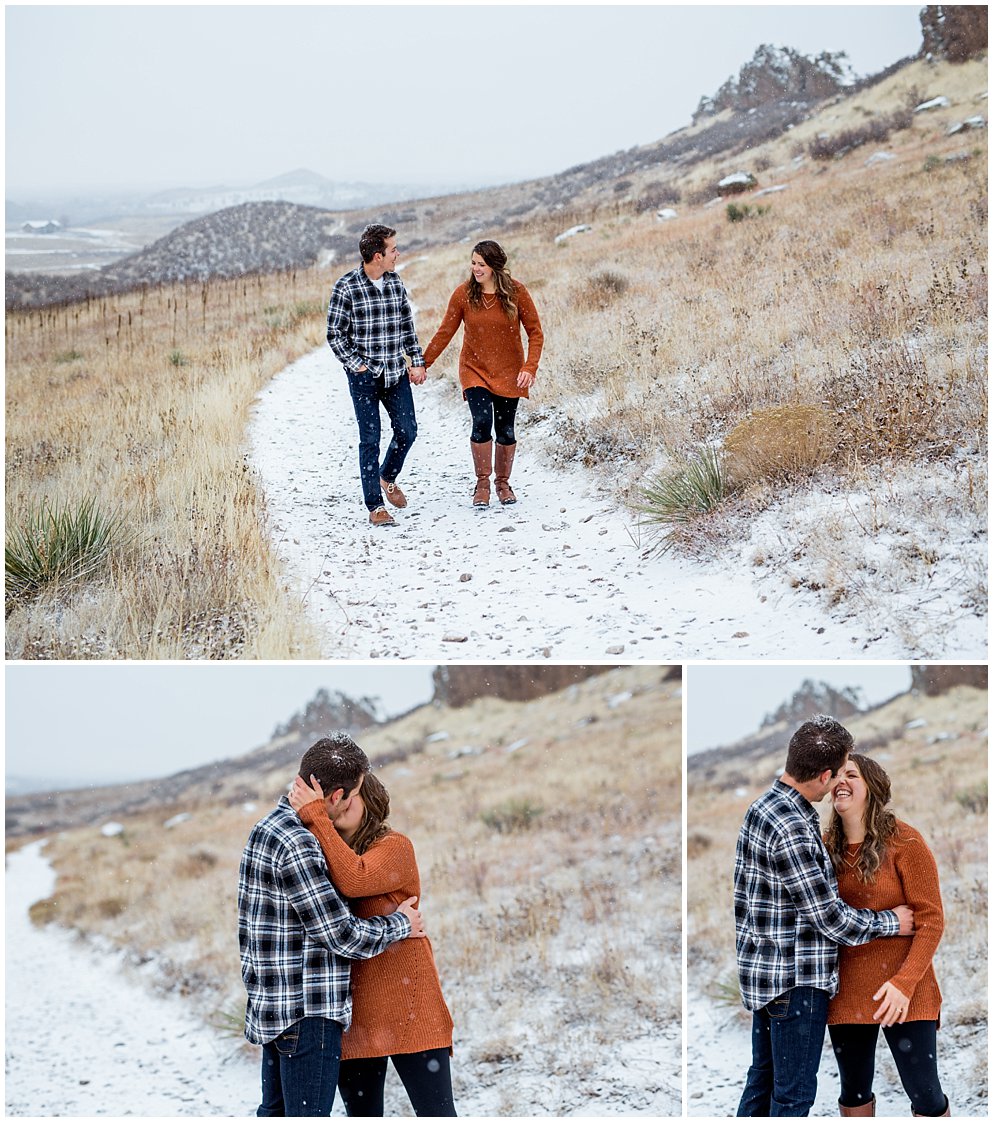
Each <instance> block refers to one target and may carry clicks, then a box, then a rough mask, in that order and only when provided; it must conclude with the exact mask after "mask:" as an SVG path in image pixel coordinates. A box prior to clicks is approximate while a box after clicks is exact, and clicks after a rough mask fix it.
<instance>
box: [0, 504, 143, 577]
mask: <svg viewBox="0 0 993 1122" xmlns="http://www.w3.org/2000/svg"><path fill="white" fill-rule="evenodd" d="M131 540H132V534H131V532H130V531H129V530H128V528H127V525H126V523H125V521H124V518H123V517H122V516H121V515H120V514H112V515H106V514H104V513H103V512H102V511H100V510H99V509H98V508H97V505H96V501H95V500H94V499H84V500H83V501H82V502H79V503H75V504H72V503H69V502H65V503H61V504H59V503H56V504H55V505H54V506H51V505H49V503H48V501H47V500H43V501H42V502H41V504H40V505H37V506H32V507H31V508H29V510H28V511H27V513H26V514H25V515H24V517H23V518H22V519H20V520H18V519H16V518H13V517H11V516H9V515H8V518H7V534H6V540H5V542H4V591H5V594H6V596H7V598H8V599H10V598H16V597H20V596H28V595H31V594H33V593H36V592H38V591H40V590H41V589H42V588H44V587H46V586H47V585H50V584H54V583H56V582H60V581H71V580H78V579H81V578H85V577H90V576H92V575H93V574H94V573H96V572H97V571H98V570H99V569H100V568H101V567H102V566H103V565H104V564H105V562H106V561H107V559H108V558H109V556H110V552H111V550H112V549H113V548H115V547H123V546H125V545H127V544H129V543H130V541H131Z"/></svg>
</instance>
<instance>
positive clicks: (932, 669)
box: [910, 666, 989, 697]
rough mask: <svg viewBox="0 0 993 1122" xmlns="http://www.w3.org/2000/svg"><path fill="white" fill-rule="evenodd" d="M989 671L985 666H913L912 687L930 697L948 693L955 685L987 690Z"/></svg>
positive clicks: (911, 671)
mask: <svg viewBox="0 0 993 1122" xmlns="http://www.w3.org/2000/svg"><path fill="white" fill-rule="evenodd" d="M988 680H989V671H988V669H987V668H986V667H985V666H912V667H911V668H910V688H911V689H912V690H915V691H917V692H919V693H923V694H926V695H927V696H928V697H937V695H938V694H942V693H947V692H948V690H950V689H951V688H952V687H953V686H972V687H974V688H975V689H977V690H985V689H986V688H987V683H988Z"/></svg>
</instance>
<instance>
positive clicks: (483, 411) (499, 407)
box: [465, 386, 521, 444]
mask: <svg viewBox="0 0 993 1122" xmlns="http://www.w3.org/2000/svg"><path fill="white" fill-rule="evenodd" d="M465 399H466V401H467V402H468V403H469V412H470V413H471V414H472V436H470V437H469V439H470V440H471V441H472V442H473V444H485V443H486V442H487V441H488V440H492V439H493V430H494V429H496V442H497V444H516V443H517V437H516V436H514V417H515V416H516V414H517V403H518V402H519V401H520V400H521V399H520V398H519V397H498V396H497V395H496V394H495V393H491V392H490V391H489V390H487V389H484V388H483V387H482V386H470V387H469V388H468V389H467V390H466V391H465Z"/></svg>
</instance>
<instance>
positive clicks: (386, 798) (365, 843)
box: [348, 771, 392, 853]
mask: <svg viewBox="0 0 993 1122" xmlns="http://www.w3.org/2000/svg"><path fill="white" fill-rule="evenodd" d="M359 796H360V798H361V799H362V802H363V804H364V805H365V813H364V814H363V815H362V821H361V822H360V823H359V828H358V829H357V830H356V831H355V833H354V834H353V835H352V840H351V841H350V842H349V843H348V844H349V846H350V847H351V848H352V849H354V850H355V852H356V853H365V851H366V850H367V849H369V848H370V846H372V845H374V844H375V843H376V842H378V841H379V839H380V838H383V837H385V836H386V835H387V834H389V833H391V832H392V830H391V828H390V826H389V824H388V823H387V819H388V818H389V816H390V793H389V791H387V790H386V788H385V787H384V786H383V784H382V783H381V782H380V780H378V779H377V778H376V777H375V775H373V773H372V772H371V771H370V772H369V774H368V775H367V776H366V777H365V782H364V783H363V784H362V790H361V791H359Z"/></svg>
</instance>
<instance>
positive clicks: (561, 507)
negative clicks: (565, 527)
mask: <svg viewBox="0 0 993 1122" xmlns="http://www.w3.org/2000/svg"><path fill="white" fill-rule="evenodd" d="M559 514H565V507H564V506H560V507H559Z"/></svg>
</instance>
